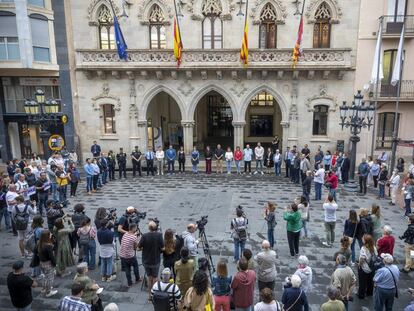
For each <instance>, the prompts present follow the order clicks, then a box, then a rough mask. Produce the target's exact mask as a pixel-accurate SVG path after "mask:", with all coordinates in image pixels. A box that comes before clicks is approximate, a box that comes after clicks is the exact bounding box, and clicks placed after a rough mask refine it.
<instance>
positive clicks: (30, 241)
mask: <svg viewBox="0 0 414 311" xmlns="http://www.w3.org/2000/svg"><path fill="white" fill-rule="evenodd" d="M23 245H24V249H25V250H27V251H29V252H32V253H33V252H34V250H35V248H36V234H35V231H34V230H33V229H32V230H30V231H29V232H27V233H26V235H25V236H24V240H23Z"/></svg>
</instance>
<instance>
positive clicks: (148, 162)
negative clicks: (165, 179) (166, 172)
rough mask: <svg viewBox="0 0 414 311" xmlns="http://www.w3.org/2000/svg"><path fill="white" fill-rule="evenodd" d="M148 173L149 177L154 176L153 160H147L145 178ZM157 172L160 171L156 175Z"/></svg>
mask: <svg viewBox="0 0 414 311" xmlns="http://www.w3.org/2000/svg"><path fill="white" fill-rule="evenodd" d="M161 167H162V166H161ZM150 171H151V175H152V176H154V160H147V176H148V175H149V173H150ZM159 172H160V171H158V173H159Z"/></svg>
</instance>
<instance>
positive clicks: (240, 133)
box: [232, 121, 246, 150]
mask: <svg viewBox="0 0 414 311" xmlns="http://www.w3.org/2000/svg"><path fill="white" fill-rule="evenodd" d="M232 124H233V128H234V148H233V149H236V147H237V146H239V147H240V149H241V150H243V145H244V126H245V125H246V122H245V121H233V122H232Z"/></svg>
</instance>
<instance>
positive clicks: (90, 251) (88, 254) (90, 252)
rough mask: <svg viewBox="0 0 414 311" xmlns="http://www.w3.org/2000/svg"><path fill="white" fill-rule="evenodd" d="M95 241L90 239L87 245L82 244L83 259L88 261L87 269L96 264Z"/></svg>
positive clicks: (91, 268)
mask: <svg viewBox="0 0 414 311" xmlns="http://www.w3.org/2000/svg"><path fill="white" fill-rule="evenodd" d="M95 257H96V242H95V240H90V241H89V244H88V245H83V261H84V262H87V263H88V269H89V270H93V269H95V265H96V258H95Z"/></svg>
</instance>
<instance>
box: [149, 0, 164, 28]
mask: <svg viewBox="0 0 414 311" xmlns="http://www.w3.org/2000/svg"><path fill="white" fill-rule="evenodd" d="M148 19H149V21H150V22H153V23H162V22H163V21H164V20H165V16H164V13H163V12H162V10H161V8H160V6H159V5H158V4H156V3H155V4H154V5H153V6H152V9H151V12H150V14H149V17H148Z"/></svg>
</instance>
